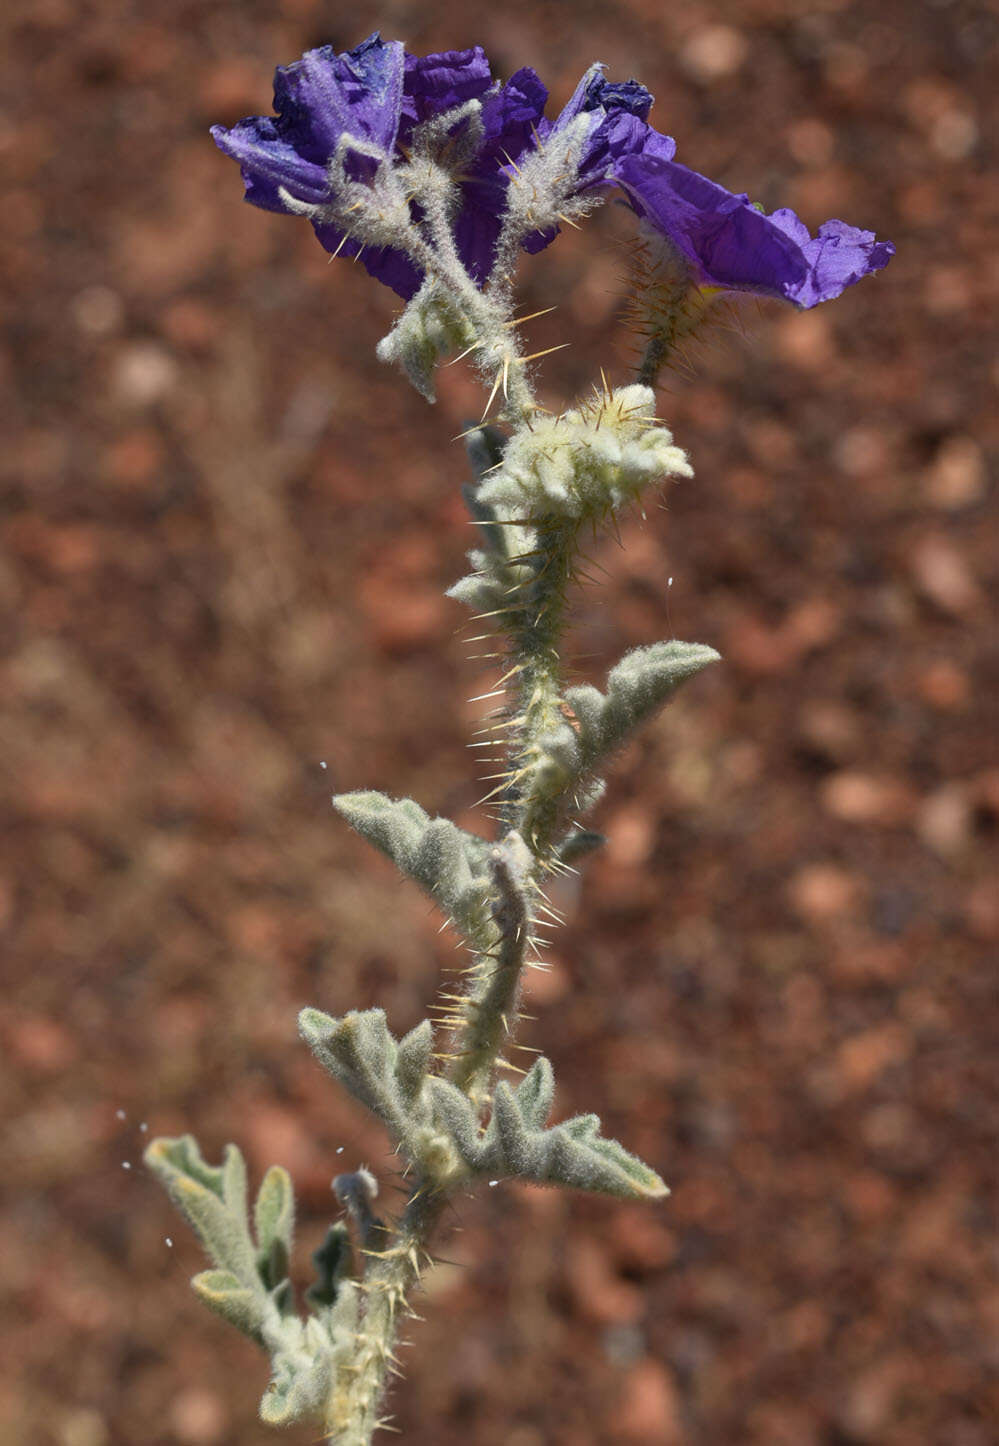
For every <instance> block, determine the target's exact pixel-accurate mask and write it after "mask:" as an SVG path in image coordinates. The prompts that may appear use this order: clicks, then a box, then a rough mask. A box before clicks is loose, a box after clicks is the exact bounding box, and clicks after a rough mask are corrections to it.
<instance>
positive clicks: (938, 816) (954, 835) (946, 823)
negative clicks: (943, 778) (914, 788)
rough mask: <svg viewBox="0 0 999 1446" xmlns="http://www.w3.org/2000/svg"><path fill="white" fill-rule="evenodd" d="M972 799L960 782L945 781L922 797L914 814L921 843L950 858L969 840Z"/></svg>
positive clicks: (943, 856) (965, 846) (971, 820)
mask: <svg viewBox="0 0 999 1446" xmlns="http://www.w3.org/2000/svg"><path fill="white" fill-rule="evenodd" d="M972 823H973V811H972V800H971V796H970V794H969V792H968V789H967V788H966V787H965V786H964V785H963V784H961V783H946V784H944V785H943V787H942V788H938V789H937V790H936V791H935V792H934V793H931V794H930V795H929V797H928V798H926V799H924V800H923V802H922V804H921V805H920V808H919V813H918V815H917V817H916V832H917V833H918V834H919V837H920V838H921V839H922V841H923V843H924V844H926V845H927V847H928V848H931V849H932V850H933V852H934V853H937V854H940V855H941V857H942V858H952V857H953V856H954V855H955V854H959V853H960V852H961V851H962V849H965V848H967V846H968V844H969V843H970V842H971V833H972Z"/></svg>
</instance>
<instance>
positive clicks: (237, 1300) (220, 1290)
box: [191, 1270, 265, 1345]
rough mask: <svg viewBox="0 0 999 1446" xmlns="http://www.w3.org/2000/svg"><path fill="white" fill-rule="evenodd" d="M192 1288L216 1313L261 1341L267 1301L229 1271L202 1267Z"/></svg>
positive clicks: (253, 1338) (192, 1283)
mask: <svg viewBox="0 0 999 1446" xmlns="http://www.w3.org/2000/svg"><path fill="white" fill-rule="evenodd" d="M191 1288H192V1290H193V1291H194V1293H195V1294H196V1295H197V1297H198V1299H199V1300H202V1301H204V1303H205V1305H207V1306H208V1308H209V1309H210V1310H213V1311H215V1313H216V1315H220V1316H222V1318H223V1319H224V1320H227V1321H228V1322H229V1323H230V1325H234V1326H235V1327H236V1329H237V1330H240V1331H242V1332H243V1334H244V1335H246V1336H249V1337H250V1339H251V1340H254V1341H256V1342H257V1344H258V1345H259V1344H261V1343H262V1341H261V1332H262V1329H263V1325H264V1318H265V1304H264V1302H263V1301H262V1299H261V1297H260V1295H259V1294H258V1293H257V1292H255V1291H253V1290H250V1289H248V1288H247V1287H246V1286H245V1285H243V1283H242V1282H241V1281H240V1280H239V1278H238V1277H237V1276H235V1275H233V1273H232V1271H230V1270H203V1271H202V1272H201V1273H200V1275H196V1276H195V1277H194V1279H193V1280H192V1281H191Z"/></svg>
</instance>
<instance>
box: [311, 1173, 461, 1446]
mask: <svg viewBox="0 0 999 1446" xmlns="http://www.w3.org/2000/svg"><path fill="white" fill-rule="evenodd" d="M448 1199H449V1196H448V1195H447V1194H446V1193H445V1192H444V1191H433V1190H430V1189H428V1188H425V1187H424V1186H423V1184H422V1182H421V1183H420V1184H419V1185H418V1187H417V1189H416V1190H415V1191H414V1192H413V1194H412V1195H411V1196H410V1200H409V1204H408V1205H407V1207H406V1211H405V1214H404V1215H403V1217H402V1220H401V1221H400V1222H399V1224H398V1226H397V1227H396V1230H395V1233H394V1236H393V1238H392V1242H391V1245H390V1246H389V1248H388V1249H386V1250H384V1251H382V1252H379V1254H378V1255H377V1256H375V1255H371V1256H369V1257H368V1268H367V1270H366V1271H365V1277H364V1292H365V1305H364V1311H363V1315H362V1318H361V1325H360V1329H359V1332H358V1349H357V1352H356V1354H355V1356H354V1357H353V1360H352V1362H351V1371H350V1373H349V1374H347V1373H345V1372H340V1373H339V1375H338V1377H337V1379H336V1380H335V1381H334V1384H333V1390H332V1392H331V1394H330V1398H329V1401H328V1402H327V1406H326V1419H325V1428H326V1433H327V1435H328V1437H329V1440H330V1441H331V1442H335V1443H336V1446H369V1443H370V1441H371V1438H372V1436H373V1435H374V1432H375V1430H376V1429H377V1427H378V1421H379V1411H380V1409H381V1404H382V1401H383V1399H384V1396H385V1388H386V1384H387V1378H388V1375H389V1372H390V1370H391V1369H392V1366H393V1363H394V1356H393V1347H394V1345H395V1342H396V1337H397V1334H398V1321H399V1314H400V1312H401V1311H402V1310H403V1309H404V1308H405V1305H406V1300H407V1297H408V1295H409V1293H410V1291H411V1290H412V1289H413V1287H414V1286H415V1285H416V1283H417V1282H418V1280H419V1278H420V1261H421V1258H423V1257H424V1256H425V1254H426V1243H427V1240H428V1239H429V1237H430V1235H431V1233H432V1232H433V1230H434V1228H435V1226H436V1225H437V1222H438V1220H439V1219H440V1216H441V1213H442V1212H443V1210H444V1208H445V1206H446V1204H447V1202H448Z"/></svg>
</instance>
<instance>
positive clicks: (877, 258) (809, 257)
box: [770, 211, 895, 307]
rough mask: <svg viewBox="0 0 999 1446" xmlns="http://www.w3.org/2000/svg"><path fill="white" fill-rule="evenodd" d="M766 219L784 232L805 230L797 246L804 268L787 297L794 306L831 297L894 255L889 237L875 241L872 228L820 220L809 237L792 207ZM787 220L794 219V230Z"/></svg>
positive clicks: (808, 305)
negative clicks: (802, 257)
mask: <svg viewBox="0 0 999 1446" xmlns="http://www.w3.org/2000/svg"><path fill="white" fill-rule="evenodd" d="M770 220H771V221H772V222H773V223H774V224H775V225H776V226H778V227H779V228H780V229H781V230H782V231H784V232H785V234H788V235H794V234H795V232H796V231H797V230H798V228H800V230H801V231H803V232H804V233H805V239H804V241H803V243H801V249H802V253H803V255H804V257H805V261H806V263H807V267H808V271H807V274H806V276H805V279H804V281H803V283H802V285H801V286H800V287H799V288H798V289H797V291H796V292H795V293H794V294H793V295H790V298H789V299H790V300H792V301H794V302H796V303H797V304H798V306H803V307H810V306H817V305H818V303H819V302H820V301H832V300H833V298H834V297H837V296H839V295H840V293H841V292H843V291H845V290H846V288H847V287H848V286H852V285H853V284H854V282H856V281H860V280H861V279H862V278H863V277H864V276H868V275H870V273H871V272H873V271H880V270H881V269H882V267H884V266H887V265H888V262H889V261H890V260H891V258H892V257H893V256H894V255H895V247H894V245H893V243H892V242H891V241H879V240H878V239H877V237H876V236H875V234H874V232H873V231H861V230H859V229H858V228H857V227H856V226H848V225H847V224H846V222H845V221H826V222H824V223H823V224H822V225H821V226H820V227H819V229H818V234H817V235H816V236H815V237H814V239H813V238H812V237H810V236H809V234H808V229H807V227H805V226H803V225H802V223H801V222H800V221H799V220H798V218H797V216H795V214H794V212H793V211H775V212H774V213H773V215H772V216H771V217H770ZM789 222H795V223H797V224H796V226H795V228H794V231H792V230H791V229H790V226H789Z"/></svg>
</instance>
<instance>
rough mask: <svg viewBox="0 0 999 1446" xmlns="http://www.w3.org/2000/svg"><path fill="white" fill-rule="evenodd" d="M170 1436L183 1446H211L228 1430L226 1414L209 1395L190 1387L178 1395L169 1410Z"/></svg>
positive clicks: (215, 1398)
mask: <svg viewBox="0 0 999 1446" xmlns="http://www.w3.org/2000/svg"><path fill="white" fill-rule="evenodd" d="M170 1424H171V1426H172V1427H173V1431H174V1435H175V1436H176V1437H177V1439H178V1440H179V1441H182V1442H184V1443H185V1446H215V1443H216V1442H217V1441H221V1440H222V1438H223V1436H224V1435H225V1433H226V1430H227V1429H228V1425H229V1423H228V1420H227V1419H226V1410H225V1406H224V1405H223V1403H222V1401H221V1400H220V1398H219V1397H218V1396H216V1395H215V1393H214V1392H213V1391H208V1390H205V1389H203V1388H201V1387H198V1386H192V1387H191V1388H190V1389H188V1390H186V1391H182V1392H181V1393H180V1395H179V1396H177V1398H176V1399H175V1400H174V1402H173V1404H172V1405H171V1407H170Z"/></svg>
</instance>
